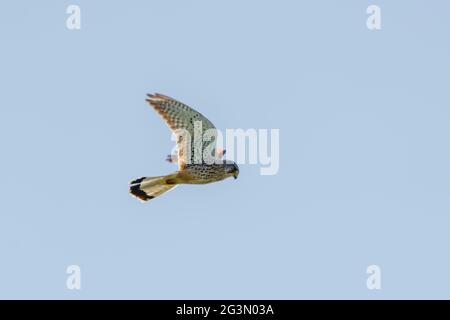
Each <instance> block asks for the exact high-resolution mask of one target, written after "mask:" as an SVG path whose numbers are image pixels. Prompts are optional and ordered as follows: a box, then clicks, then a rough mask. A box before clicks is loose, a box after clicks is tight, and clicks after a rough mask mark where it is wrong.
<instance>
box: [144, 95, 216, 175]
mask: <svg viewBox="0 0 450 320" xmlns="http://www.w3.org/2000/svg"><path fill="white" fill-rule="evenodd" d="M147 96H148V98H147V102H148V103H149V104H150V105H151V106H152V107H153V108H154V109H155V110H156V111H157V112H158V113H159V114H160V115H161V116H162V117H163V119H164V120H165V121H166V123H167V125H168V126H169V128H170V129H171V130H172V131H173V132H174V133H175V135H176V139H177V147H178V167H179V169H180V170H183V169H184V167H185V165H186V164H189V163H199V161H200V163H203V162H204V161H203V152H204V150H205V149H206V148H208V150H210V151H211V153H212V154H213V155H214V154H215V149H216V137H212V138H211V139H210V140H209V141H203V134H204V133H205V131H206V130H210V129H212V130H217V129H216V128H215V127H214V125H213V124H212V123H211V121H209V120H208V119H206V117H204V116H203V115H202V114H201V113H199V112H197V111H195V110H194V109H192V108H190V107H189V106H187V105H185V104H184V103H181V102H179V101H177V100H175V99H172V98H170V97H168V96H165V95H162V94H159V93H155V94H148V95H147ZM200 125H201V131H200ZM212 132H214V131H212ZM215 132H217V131H215ZM199 140H200V141H201V143H202V147H201V148H199V149H198V150H194V149H195V148H196V146H197V147H198V146H199V145H198V143H199ZM196 151H197V152H196ZM200 153H201V154H200ZM199 156H200V157H201V158H198V157H199Z"/></svg>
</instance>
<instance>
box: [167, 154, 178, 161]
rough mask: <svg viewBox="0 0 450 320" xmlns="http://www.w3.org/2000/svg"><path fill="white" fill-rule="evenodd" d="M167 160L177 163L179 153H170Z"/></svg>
mask: <svg viewBox="0 0 450 320" xmlns="http://www.w3.org/2000/svg"><path fill="white" fill-rule="evenodd" d="M166 161H167V162H170V163H177V162H178V155H177V154H175V153H172V154H169V155H167V157H166Z"/></svg>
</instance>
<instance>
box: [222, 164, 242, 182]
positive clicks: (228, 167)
mask: <svg viewBox="0 0 450 320" xmlns="http://www.w3.org/2000/svg"><path fill="white" fill-rule="evenodd" d="M225 173H226V174H227V176H229V177H234V179H237V177H238V175H239V167H238V166H237V164H236V163H235V162H233V161H225Z"/></svg>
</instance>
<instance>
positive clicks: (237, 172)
mask: <svg viewBox="0 0 450 320" xmlns="http://www.w3.org/2000/svg"><path fill="white" fill-rule="evenodd" d="M238 175H239V171H235V172H234V173H233V177H234V180H236V179H237V177H238Z"/></svg>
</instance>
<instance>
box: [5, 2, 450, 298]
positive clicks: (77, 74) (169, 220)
mask: <svg viewBox="0 0 450 320" xmlns="http://www.w3.org/2000/svg"><path fill="white" fill-rule="evenodd" d="M70 4H77V5H79V6H80V8H81V29H80V30H68V29H67V28H66V19H67V17H68V15H67V14H66V8H67V6H68V5H70ZM371 4H377V5H379V6H380V8H381V17H382V29H381V30H378V31H370V30H368V29H367V27H366V19H367V14H366V8H367V6H369V5H371ZM448 12H450V5H449V3H448V1H434V2H433V4H430V3H429V2H426V1H414V2H411V1H395V2H392V1H377V2H371V1H356V0H353V1H341V2H336V1H324V0H320V1H308V2H306V1H277V2H275V1H245V2H244V1H235V0H232V1H226V2H225V1H220V2H219V1H214V2H212V1H206V0H202V1H189V3H188V2H187V1H147V2H145V3H144V2H143V1H142V2H138V1H136V2H134V3H132V4H130V3H125V2H123V1H122V2H114V3H110V2H108V1H73V2H69V1H44V2H41V3H39V4H38V3H35V2H33V1H14V2H8V3H4V4H2V10H1V11H0V35H1V39H2V49H1V50H0V67H1V72H0V85H1V87H2V94H1V97H0V101H1V102H0V105H1V107H0V137H1V138H0V141H1V146H2V153H1V155H2V156H1V160H0V161H1V164H2V165H1V168H2V169H1V176H2V183H0V192H1V194H2V195H3V196H2V197H1V201H0V252H1V255H2V257H1V260H0V261H1V264H0V297H1V298H67V299H77V298H87V299H91V298H139V299H141V298H150V299H152V298H153V299H154V298H191V299H195V298H211V299H212V298H254V299H258V298H288V299H298V298H369V299H378V298H449V293H448V292H449V290H448V288H449V287H450V277H449V275H448V270H449V267H450V259H449V257H448V254H447V252H448V243H449V241H450V234H449V232H448V226H449V223H450V217H449V212H450V210H449V209H450V200H449V199H450V197H449V192H450V183H449V181H450V169H449V165H448V164H449V163H450V152H449V148H448V139H449V137H450V126H449V125H448V124H449V120H450V112H449V109H448V107H449V105H450V103H449V102H450V101H449V96H448V83H449V74H450V63H449V56H450V52H449V51H450V43H449V41H448V39H449V32H450V22H449V19H448ZM152 92H161V93H164V94H167V95H170V96H173V97H174V98H177V99H179V100H181V101H183V102H186V103H187V104H189V105H191V106H193V107H195V108H197V109H198V110H199V111H201V112H202V113H204V114H205V115H206V116H207V117H208V118H209V119H210V120H211V121H212V122H213V123H214V124H215V125H216V126H217V127H218V128H220V129H226V128H244V129H247V128H256V129H259V128H264V129H271V128H277V129H280V170H279V172H278V174H277V175H274V176H261V175H260V174H259V167H258V166H255V165H241V166H240V177H239V179H238V180H236V181H234V180H233V179H228V180H226V181H224V182H221V183H217V184H211V185H207V186H181V187H179V188H177V189H175V190H174V191H172V192H170V193H168V194H167V195H164V196H162V197H161V198H158V199H155V200H154V201H151V202H149V203H146V204H142V203H140V202H138V201H136V200H135V199H133V198H131V197H130V196H129V194H128V182H129V181H130V180H131V179H133V178H136V177H140V176H142V175H148V176H152V175H160V174H164V173H169V172H171V171H173V170H174V167H173V166H171V165H170V164H168V163H166V162H165V161H164V159H165V156H166V155H167V154H168V153H169V152H170V150H171V149H172V146H173V142H172V141H171V136H170V132H169V130H168V129H167V128H166V126H165V124H164V123H163V122H162V121H161V119H160V118H159V117H158V116H157V114H156V113H155V112H154V111H153V110H151V108H150V107H148V105H147V104H146V103H145V94H146V93H152ZM73 264H75V265H79V266H80V268H81V273H82V278H81V279H82V280H81V281H82V289H81V290H80V291H76V290H75V291H73V290H68V289H67V288H66V285H65V283H66V278H67V276H68V275H67V274H66V273H65V271H66V268H67V266H69V265H73ZM372 264H376V265H378V266H380V268H381V272H382V289H381V290H368V289H367V287H366V279H367V277H368V275H367V274H366V268H367V266H369V265H372Z"/></svg>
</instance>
